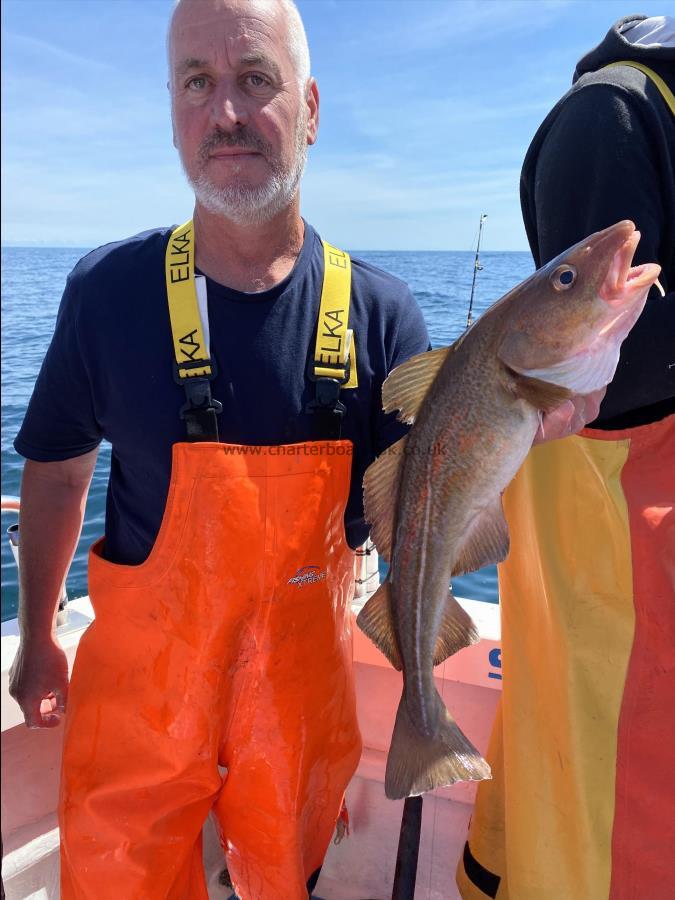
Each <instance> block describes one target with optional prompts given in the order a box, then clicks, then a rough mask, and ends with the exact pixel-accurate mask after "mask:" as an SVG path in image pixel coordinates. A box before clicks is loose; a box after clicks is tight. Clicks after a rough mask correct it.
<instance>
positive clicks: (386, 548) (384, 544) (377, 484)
mask: <svg viewBox="0 0 675 900" xmlns="http://www.w3.org/2000/svg"><path fill="white" fill-rule="evenodd" d="M405 441H406V438H405V437H402V438H401V439H400V440H399V441H396V443H395V444H392V445H391V447H388V448H387V449H386V450H385V451H384V453H381V454H380V455H379V456H378V457H377V459H376V460H375V462H374V463H371V464H370V465H369V466H368V468H367V469H366V474H365V475H364V476H363V509H364V515H365V519H366V522H369V523H370V525H371V529H370V537H371V539H372V541H373V543H374V544H375V546H376V547H377V552H378V553H379V554H380V556H381V557H382V558H383V559H385V560H387V562H389V561H390V560H391V545H392V541H393V533H394V515H395V512H396V498H397V496H398V483H399V480H400V477H401V466H402V465H403V457H404V454H405Z"/></svg>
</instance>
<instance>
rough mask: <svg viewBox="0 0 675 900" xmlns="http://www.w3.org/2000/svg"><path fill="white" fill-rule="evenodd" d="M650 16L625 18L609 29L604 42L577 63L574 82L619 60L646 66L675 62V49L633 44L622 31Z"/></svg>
mask: <svg viewBox="0 0 675 900" xmlns="http://www.w3.org/2000/svg"><path fill="white" fill-rule="evenodd" d="M647 18H649V17H648V16H642V15H633V16H624V17H623V19H619V21H618V22H615V23H614V25H612V27H611V28H610V29H609V31H608V32H607V34H606V35H605V37H604V38H603V39H602V41H601V42H600V43H599V44H598V46H597V47H595V48H594V49H593V50H590V51H589V52H588V53H587V54H586V55H585V56H582V57H581V59H580V60H579V62H578V63H577V67H576V70H575V72H574V78H573V79H572V82H573V83H574V82H576V80H577V79H578V78H580V77H581V76H582V75H584V74H585V73H586V72H595V71H597V70H598V69H601V68H602V67H603V66H606V65H607V64H608V63H611V62H618V61H619V60H624V59H626V60H634V61H636V62H642V63H644V64H645V65H650V64H652V63H660V62H669V61H672V62H675V47H656V46H653V45H645V44H631V42H630V41H629V40H627V39H626V38H625V37H624V35H623V34H622V31H623V30H624V29H625V28H626V25H628V23H630V22H642V21H643V19H647Z"/></svg>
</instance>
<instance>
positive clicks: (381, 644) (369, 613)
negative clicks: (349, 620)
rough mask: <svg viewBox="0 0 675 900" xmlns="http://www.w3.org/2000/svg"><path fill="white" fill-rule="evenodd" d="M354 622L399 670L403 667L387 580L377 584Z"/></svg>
mask: <svg viewBox="0 0 675 900" xmlns="http://www.w3.org/2000/svg"><path fill="white" fill-rule="evenodd" d="M356 624H357V625H358V626H359V628H360V629H361V631H362V632H363V633H364V634H365V635H366V637H368V638H370V640H371V641H372V642H373V643H374V644H375V646H376V647H377V649H378V650H380V651H381V652H382V653H384V655H385V656H386V657H387V659H388V660H389V662H390V663H391V664H392V666H393V667H394V668H395V669H398V670H399V672H400V671H401V669H402V668H403V663H402V662H401V654H400V652H399V649H398V642H397V640H396V632H395V631H394V619H393V617H392V614H391V601H390V596H389V582H388V581H385V582H384V583H383V584H381V585H380V586H379V588H378V589H377V590H376V591H375V593H374V594H373V596H372V597H370V598H369V599H368V600H367V602H366V603H365V605H364V607H363V609H362V610H361V612H360V613H359V614H358V616H357V617H356Z"/></svg>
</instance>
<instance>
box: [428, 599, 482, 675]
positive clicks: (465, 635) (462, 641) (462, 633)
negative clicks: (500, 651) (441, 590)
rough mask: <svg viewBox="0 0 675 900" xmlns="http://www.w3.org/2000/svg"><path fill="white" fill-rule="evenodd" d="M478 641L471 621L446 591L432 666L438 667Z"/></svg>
mask: <svg viewBox="0 0 675 900" xmlns="http://www.w3.org/2000/svg"><path fill="white" fill-rule="evenodd" d="M479 640H480V635H479V634H478V630H477V628H476V626H475V624H474V621H473V619H472V618H471V616H470V615H469V614H468V612H467V611H466V610H465V609H464V608H463V607H462V606H460V605H459V603H458V602H457V601H456V600H455V598H454V597H453V595H452V591H448V599H447V601H446V603H445V609H444V610H443V618H442V619H441V627H440V628H439V630H438V637H437V638H436V648H435V650H434V665H435V666H438V665H439V664H440V663H442V662H443V660H445V659H447V658H448V657H449V656H452V655H453V653H457V651H458V650H461V649H462V648H463V647H469V646H471V644H477V643H478V641H479Z"/></svg>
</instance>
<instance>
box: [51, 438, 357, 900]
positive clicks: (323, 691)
mask: <svg viewBox="0 0 675 900" xmlns="http://www.w3.org/2000/svg"><path fill="white" fill-rule="evenodd" d="M350 471H351V444H350V443H349V442H348V441H342V440H324V441H312V442H308V443H303V444H291V445H285V446H273V447H246V446H240V445H231V444H220V443H216V442H213V441H210V442H209V441H206V442H197V443H180V444H175V445H174V447H173V462H172V473H171V484H170V488H169V494H168V499H167V504H166V509H165V513H164V518H163V521H162V525H161V528H160V531H159V534H158V537H157V540H156V542H155V545H154V547H153V549H152V551H151V554H150V556H149V558H148V559H147V560H146V561H145V562H144V563H142V564H141V565H138V566H126V565H117V564H114V563H111V562H108V561H107V560H105V559H104V558H103V543H102V542H101V541H99V542H98V543H97V544H95V545H94V546H93V547H92V550H91V552H90V560H89V565H90V568H89V586H90V594H91V601H92V604H93V606H94V609H95V612H96V618H95V621H94V622H93V623H92V625H90V627H89V629H88V630H87V632H86V633H85V634H84V636H83V638H82V640H81V642H80V646H79V649H78V654H77V659H76V662H75V667H74V671H73V677H72V681H71V686H70V694H69V698H68V713H67V717H66V733H65V747H64V759H63V777H62V791H61V803H60V825H61V835H62V850H61V879H62V888H61V896H62V898H63V900H94V898H96V900H197V898H199V900H202V898H203V900H206V898H207V896H208V895H207V890H206V884H205V879H204V873H203V869H202V856H201V831H202V826H203V824H204V821H205V819H206V817H207V815H208V813H209V811H211V810H213V811H214V813H215V816H216V818H217V821H218V823H219V826H220V831H221V838H222V843H223V848H224V850H225V854H226V857H227V866H228V870H229V873H230V876H231V878H232V882H233V884H234V886H235V889H236V891H237V893H238V895H239V896H240V897H241V898H242V900H302V898H306V897H307V890H306V882H307V880H308V878H309V876H310V875H311V874H312V873H313V872H314V871H315V870H316V869H317V868H319V867H320V866H321V863H322V861H323V858H324V854H325V852H326V850H327V847H328V845H329V843H330V840H331V837H332V835H333V832H334V830H335V825H336V820H337V819H338V816H339V815H340V809H341V804H342V798H343V795H344V791H345V788H346V786H347V783H348V782H349V780H350V778H351V776H352V774H353V773H354V771H355V769H356V766H357V763H358V760H359V756H360V752H361V740H360V736H359V732H358V726H357V721H356V707H355V696H354V684H353V677H352V645H351V614H350V601H351V598H352V594H353V585H354V555H353V552H352V551H351V550H350V548H349V547H348V545H347V543H346V539H345V533H344V524H343V516H344V509H345V505H346V502H347V497H348V493H349V482H350ZM219 767H225V768H226V769H227V772H226V773H225V772H224V771H222V770H221V769H219Z"/></svg>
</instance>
